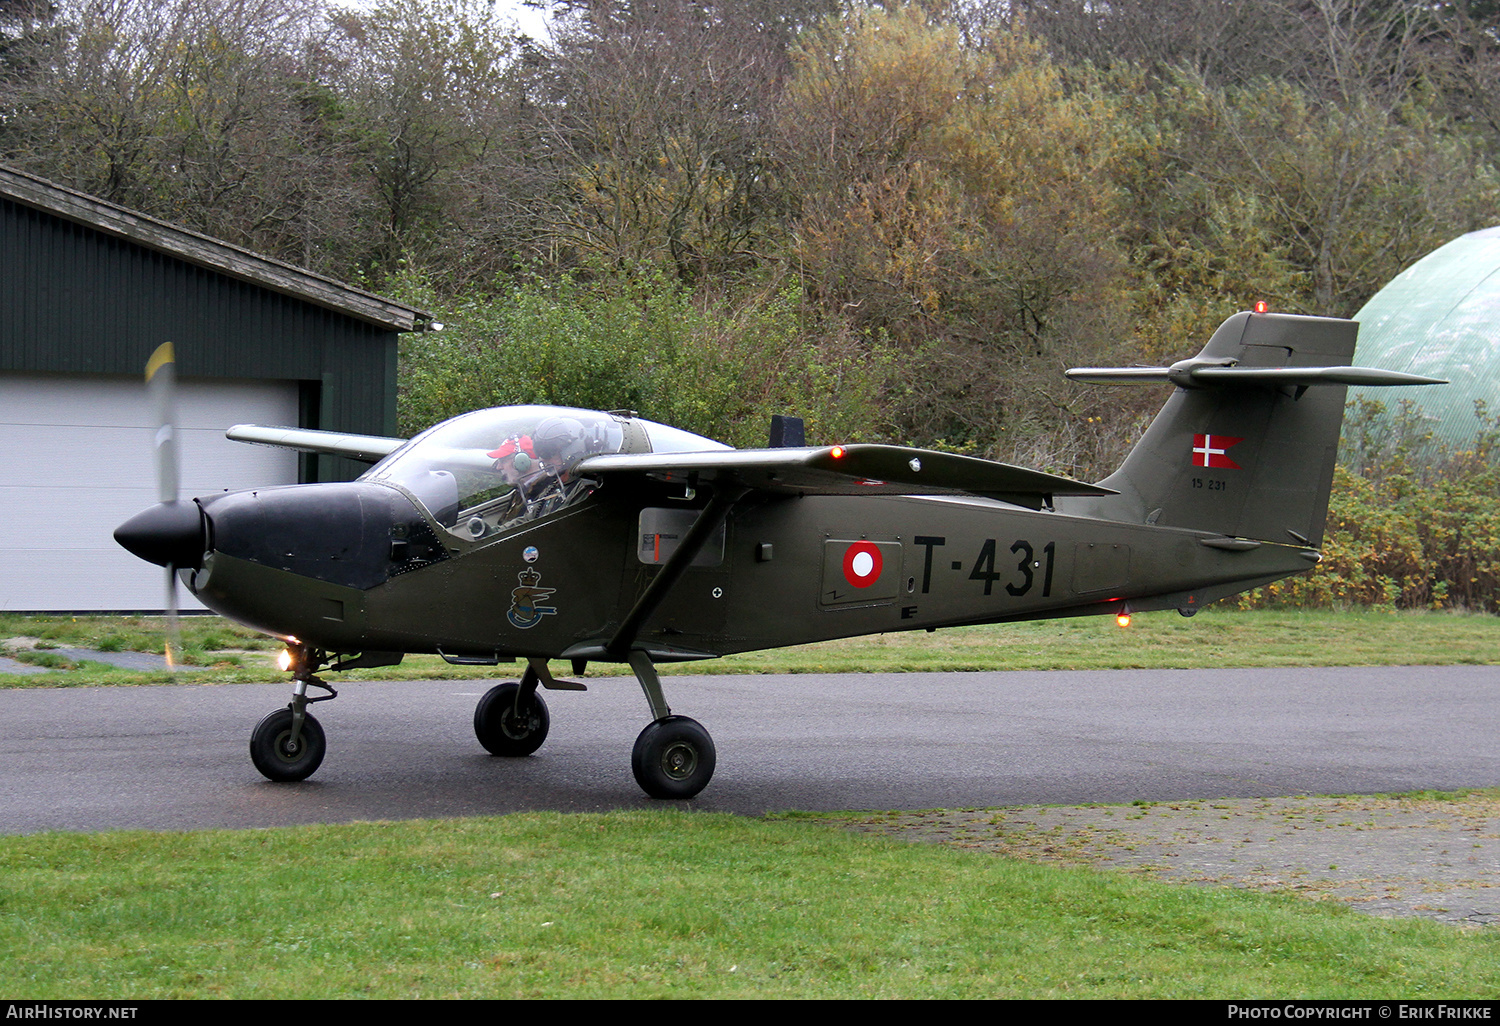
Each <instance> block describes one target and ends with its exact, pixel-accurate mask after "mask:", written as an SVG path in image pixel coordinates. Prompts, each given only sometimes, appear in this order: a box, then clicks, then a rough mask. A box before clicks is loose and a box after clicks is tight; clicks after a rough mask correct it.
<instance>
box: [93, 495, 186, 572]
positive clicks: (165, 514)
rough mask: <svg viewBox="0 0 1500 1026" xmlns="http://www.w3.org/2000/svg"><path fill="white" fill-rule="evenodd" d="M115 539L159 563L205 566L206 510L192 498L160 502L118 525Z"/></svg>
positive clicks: (136, 552)
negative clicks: (204, 526) (204, 511)
mask: <svg viewBox="0 0 1500 1026" xmlns="http://www.w3.org/2000/svg"><path fill="white" fill-rule="evenodd" d="M115 541H117V542H119V543H120V544H121V545H122V546H124V547H125V548H126V549H127V550H129V551H130V552H131V553H133V554H135V555H137V556H139V557H140V558H142V559H144V560H146V561H147V562H148V563H155V564H156V565H157V566H173V567H178V568H181V567H192V568H194V569H198V568H200V567H202V566H203V550H204V549H205V548H207V547H208V546H207V544H206V541H207V539H206V537H205V532H204V530H203V511H202V510H201V509H199V507H198V504H197V503H196V502H194V501H193V500H191V499H186V500H182V499H176V500H173V501H171V502H159V503H157V504H156V505H155V506H152V507H151V508H150V509H148V510H145V511H144V512H142V513H137V514H136V515H135V516H133V517H131V518H130V519H129V520H127V521H125V522H124V523H123V524H121V525H120V526H119V527H117V528H115Z"/></svg>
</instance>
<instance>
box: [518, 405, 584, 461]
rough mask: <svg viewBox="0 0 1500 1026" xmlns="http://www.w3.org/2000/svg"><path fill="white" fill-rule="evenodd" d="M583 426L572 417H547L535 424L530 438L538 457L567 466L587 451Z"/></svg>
mask: <svg viewBox="0 0 1500 1026" xmlns="http://www.w3.org/2000/svg"><path fill="white" fill-rule="evenodd" d="M585 434H586V432H585V431H584V427H583V425H582V424H581V423H579V422H578V421H576V420H574V419H573V418H572V417H548V418H547V419H546V420H544V421H542V422H541V423H540V424H538V425H537V426H536V430H535V431H534V432H532V435H531V440H532V444H533V445H534V447H535V451H536V454H537V456H538V457H539V458H540V459H544V460H551V461H552V462H554V463H556V464H558V465H560V466H562V467H568V466H571V465H572V464H574V463H576V462H577V461H578V460H580V459H582V458H583V456H584V455H585V454H586V453H587V451H588V446H587V443H586V441H585Z"/></svg>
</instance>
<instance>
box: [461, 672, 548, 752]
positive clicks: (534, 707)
mask: <svg viewBox="0 0 1500 1026" xmlns="http://www.w3.org/2000/svg"><path fill="white" fill-rule="evenodd" d="M520 690H521V685H519V684H517V683H516V682H515V681H508V682H507V683H505V684H497V685H495V686H494V687H492V688H490V689H489V690H488V691H486V692H485V693H484V697H483V698H481V699H480V700H479V704H478V705H476V706H475V707H474V736H475V737H477V738H479V743H480V744H482V745H484V747H485V750H486V751H487V752H489V753H490V754H491V755H505V756H512V757H514V756H520V755H530V754H531V753H532V752H534V751H536V750H537V749H538V748H540V747H542V742H543V741H545V740H547V729H548V728H549V727H550V726H551V725H552V719H551V717H550V716H548V715H547V703H546V702H543V701H542V696H541V695H538V694H536V693H535V692H533V693H532V695H531V702H530V705H529V706H527V707H526V708H524V709H522V710H521V715H520V716H517V715H516V692H518V691H520Z"/></svg>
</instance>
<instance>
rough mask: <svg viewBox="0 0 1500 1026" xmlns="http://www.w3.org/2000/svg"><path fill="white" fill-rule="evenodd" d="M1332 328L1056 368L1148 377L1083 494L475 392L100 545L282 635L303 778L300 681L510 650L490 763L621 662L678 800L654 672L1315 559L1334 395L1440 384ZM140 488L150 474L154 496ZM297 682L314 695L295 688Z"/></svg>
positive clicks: (642, 755) (276, 763)
mask: <svg viewBox="0 0 1500 1026" xmlns="http://www.w3.org/2000/svg"><path fill="white" fill-rule="evenodd" d="M1357 330H1358V326H1357V325H1356V324H1355V323H1354V322H1353V321H1346V320H1338V319H1331V318H1314V317H1303V316H1293V315H1284V314H1266V313H1240V314H1236V315H1235V316H1233V317H1231V318H1229V319H1228V320H1227V321H1225V322H1224V324H1223V325H1222V326H1221V327H1220V328H1219V329H1218V330H1217V331H1216V332H1215V333H1214V335H1213V336H1212V338H1211V339H1210V341H1209V342H1208V344H1207V345H1206V346H1205V347H1204V348H1203V350H1202V351H1201V352H1200V353H1199V354H1198V355H1197V356H1195V357H1193V358H1191V359H1186V360H1182V361H1180V362H1178V363H1174V364H1172V365H1171V366H1170V367H1154V368H1139V367H1136V368H1104V369H1083V370H1073V371H1069V372H1068V375H1069V377H1071V378H1073V379H1075V380H1078V381H1083V382H1127V383H1140V382H1158V383H1164V384H1170V385H1173V386H1175V387H1174V390H1173V392H1172V394H1171V395H1170V397H1169V398H1168V399H1167V402H1166V405H1165V406H1164V407H1163V408H1162V411H1161V412H1160V414H1158V416H1157V417H1156V418H1155V420H1154V421H1153V422H1152V423H1151V425H1150V426H1149V428H1148V429H1147V431H1146V433H1145V435H1144V437H1143V438H1142V439H1141V440H1140V442H1139V443H1138V444H1137V445H1136V446H1135V448H1134V449H1133V450H1132V451H1131V453H1130V454H1129V455H1128V457H1127V458H1126V459H1125V461H1124V463H1123V464H1122V465H1121V467H1120V468H1119V469H1118V470H1117V471H1116V472H1115V473H1113V474H1111V475H1110V476H1109V477H1107V478H1105V479H1104V480H1103V481H1101V482H1099V483H1098V484H1085V483H1082V482H1078V481H1073V480H1069V479H1067V478H1063V477H1058V476H1055V475H1052V474H1046V473H1041V472H1039V471H1035V470H1027V469H1023V468H1020V467H1015V466H1009V465H1006V464H1002V463H996V462H991V461H988V460H982V459H975V458H971V457H966V456H959V455H953V454H950V453H941V452H932V451H927V450H922V449H913V448H904V447H900V446H890V445H863V444H861V445H824V446H812V447H808V446H804V445H791V446H786V445H782V446H779V447H772V448H766V449H757V450H737V449H732V448H730V447H728V446H726V445H723V444H720V443H718V442H715V441H712V440H710V439H708V438H704V437H701V436H699V435H694V434H689V433H687V432H685V431H681V430H678V429H675V428H672V427H668V426H666V425H663V424H657V423H653V422H651V421H647V420H642V419H640V418H639V417H637V416H635V415H634V414H632V413H628V412H612V413H605V412H595V411H589V410H579V409H564V408H555V407H544V406H518V407H503V408H499V409H489V410H480V411H478V412H474V413H469V414H465V415H463V416H460V417H455V418H453V419H452V420H448V421H445V422H443V423H441V424H438V425H437V426H435V427H433V428H430V429H429V430H427V431H424V432H423V433H421V434H419V435H417V436H416V437H414V438H412V439H411V440H409V441H408V440H404V439H398V438H383V437H369V436H356V435H346V434H339V433H331V432H322V431H310V430H298V429H291V428H269V427H258V426H253V425H240V426H237V427H234V428H231V429H230V430H229V431H228V436H229V437H230V438H233V439H238V440H241V441H246V442H255V443H261V444H269V445H278V446H285V447H289V448H293V449H298V450H303V451H308V452H317V453H332V454H337V455H341V456H347V457H352V458H354V459H357V460H363V461H366V462H369V463H371V464H373V466H372V467H371V468H370V470H369V471H368V472H367V473H365V474H364V475H363V476H361V477H360V478H359V479H358V480H356V481H353V482H347V483H334V484H307V485H291V486H286V487H276V488H260V489H254V490H249V491H238V492H225V493H220V494H214V495H203V496H199V497H197V498H195V499H191V500H179V499H176V498H175V497H173V496H171V495H164V499H165V501H163V502H161V503H159V504H158V505H156V506H154V507H152V508H150V509H148V510H146V511H145V512H143V513H141V514H139V515H137V516H136V517H134V518H133V519H131V520H130V521H128V522H127V523H125V524H124V525H122V526H121V527H120V528H119V529H118V530H117V531H116V532H115V537H116V539H117V540H118V541H119V542H120V544H122V545H124V546H125V547H126V548H127V549H129V550H130V551H131V552H133V553H135V554H136V555H138V556H140V557H142V558H143V559H147V560H149V561H151V562H153V563H157V564H159V565H162V566H165V567H167V568H168V573H169V575H170V574H171V573H173V572H174V571H175V572H176V573H177V574H178V576H179V577H180V578H181V580H182V581H183V582H184V583H185V584H186V586H187V587H188V588H189V590H191V592H192V593H193V594H194V595H196V596H197V597H198V599H199V600H200V601H201V602H202V603H203V604H204V605H206V606H207V607H209V608H210V609H212V610H215V611H216V612H219V613H221V614H223V615H224V616H227V617H230V618H232V619H234V620H237V621H239V622H240V623H243V624H246V625H248V626H250V627H254V628H256V629H259V630H262V631H265V632H268V633H270V634H273V635H276V636H278V637H280V638H282V639H284V640H285V641H286V645H287V649H286V654H285V657H286V659H287V668H288V669H290V671H291V673H292V699H291V702H290V703H289V704H288V705H287V707H286V708H283V709H278V710H276V711H274V712H272V713H271V714H270V715H268V716H267V717H265V719H263V720H262V721H261V722H260V724H259V725H258V726H257V727H256V728H255V731H254V733H253V735H252V738H251V742H250V752H251V758H252V760H253V761H254V763H255V766H256V767H257V769H259V770H260V772H261V773H263V774H264V775H265V776H266V777H268V778H270V779H272V780H278V781H288V780H301V779H304V778H306V777H307V776H309V775H310V774H312V773H313V772H314V771H315V770H316V769H317V768H318V765H319V764H320V762H321V761H322V759H323V755H324V750H325V744H326V743H325V738H324V734H323V730H322V728H321V727H320V726H319V724H318V721H317V720H316V719H315V718H314V717H313V716H312V715H311V714H310V713H309V712H308V706H310V705H311V704H313V703H315V702H319V701H327V700H329V699H331V698H333V697H335V695H336V692H335V691H334V689H333V688H332V687H330V686H329V685H327V684H326V683H324V682H323V681H322V680H321V679H320V678H319V677H317V676H316V673H318V672H319V671H321V670H323V669H324V668H325V667H326V668H327V669H328V670H330V671H338V670H344V669H350V668H353V667H371V666H386V665H393V664H395V663H397V662H399V661H400V660H401V658H402V657H403V655H404V654H406V653H416V652H423V653H437V654H439V655H441V656H442V657H443V658H445V659H447V660H448V661H449V662H452V663H460V664H464V663H473V664H494V663H497V662H499V661H501V660H505V661H514V660H516V659H521V660H524V661H525V670H524V672H523V673H522V674H521V677H520V680H519V681H513V682H507V683H503V684H500V685H498V686H496V687H494V688H492V689H491V690H490V691H489V692H488V693H487V694H485V695H484V697H483V698H481V699H480V701H479V704H478V707H477V708H476V709H475V712H474V730H475V733H476V735H477V736H478V739H479V742H480V744H482V745H483V746H484V747H485V748H486V749H488V750H489V751H490V752H491V753H493V754H495V755H498V756H525V755H529V754H531V753H533V752H535V751H536V750H537V749H538V748H539V747H540V746H541V744H542V742H543V741H544V740H545V739H546V737H547V731H548V722H549V721H548V715H547V707H546V704H545V703H544V702H543V700H542V697H541V695H540V694H538V691H539V689H564V690H585V686H584V685H583V684H582V683H579V682H576V681H570V680H566V679H561V678H559V677H556V676H554V675H553V673H552V670H551V668H550V663H551V661H553V660H561V661H564V662H568V663H570V664H571V666H572V670H573V674H574V675H575V676H576V675H581V674H582V673H583V672H584V668H585V667H586V666H587V665H588V664H589V663H593V662H607V663H626V664H628V665H629V667H630V669H631V670H632V671H633V672H634V674H635V676H636V678H637V680H638V681H639V683H640V686H641V688H642V690H643V691H644V692H645V697H646V702H647V705H648V706H649V708H650V716H651V722H650V723H649V724H648V725H647V726H646V727H645V729H644V730H642V731H641V733H640V736H639V737H638V738H637V739H636V742H635V747H634V749H633V753H632V760H631V762H632V768H633V770H634V774H635V778H636V780H637V782H638V783H639V784H640V786H641V787H642V789H644V790H645V792H646V793H647V794H648V795H651V796H653V797H656V798H690V797H692V796H694V795H696V794H698V792H699V791H701V790H702V789H703V787H704V786H705V785H706V784H707V783H708V782H709V779H710V777H711V776H712V775H713V771H714V763H715V751H714V745H713V741H712V740H711V738H710V737H709V735H708V732H707V731H706V730H704V728H703V727H702V726H701V725H700V724H698V723H697V722H696V721H694V720H692V719H690V718H688V717H685V716H679V715H674V714H673V713H672V711H671V709H670V708H669V707H668V705H667V702H666V699H665V697H664V695H663V691H662V686H661V681H660V679H659V677H658V674H657V671H656V668H655V667H656V664H658V663H662V662H672V661H681V660H694V659H708V658H713V657H716V656H722V655H727V654H730V653H734V652H745V651H750V650H755V649H763V648H774V647H779V646H784V645H799V644H803V643H806V642H812V641H821V640H825V639H830V638H842V637H850V636H854V635H863V634H873V633H878V632H889V631H908V630H929V631H930V630H934V629H937V628H940V627H953V626H958V625H961V624H979V623H997V622H1004V621H1015V620H1032V619H1041V618H1047V617H1063V616H1083V615H1090V614H1116V615H1129V614H1130V613H1135V612H1142V611H1146V610H1165V609H1176V610H1178V611H1179V612H1180V613H1182V614H1183V615H1185V616H1191V615H1193V614H1194V613H1195V612H1197V610H1199V609H1200V608H1202V607H1203V606H1205V605H1207V604H1208V603H1210V602H1213V601H1214V600H1216V599H1219V598H1223V597H1225V596H1228V595H1232V594H1235V593H1237V592H1240V591H1243V590H1246V589H1249V588H1254V587H1256V586H1259V585H1262V584H1266V583H1269V582H1271V581H1275V580H1277V579H1279V578H1282V577H1286V576H1288V575H1290V574H1295V573H1299V572H1301V571H1305V570H1309V569H1311V568H1312V567H1313V566H1314V565H1315V564H1316V563H1317V562H1318V560H1319V559H1320V555H1319V552H1318V547H1319V545H1320V544H1321V542H1322V538H1323V528H1324V519H1325V516H1326V513H1327V506H1328V494H1329V488H1330V484H1331V480H1332V476H1333V466H1334V456H1335V452H1336V450H1337V447H1338V441H1339V428H1340V424H1341V422H1342V418H1343V412H1344V396H1345V386H1347V385H1352V384H1358V385H1367V386H1368V385H1415V384H1440V383H1441V382H1438V381H1436V380H1435V379H1431V378H1421V377H1417V376H1414V375H1408V374H1399V373H1395V372H1391V371H1383V370H1374V369H1368V368H1355V367H1351V366H1349V364H1350V361H1351V358H1352V355H1353V352H1354V342H1355V334H1356V331H1357ZM163 491H164V492H166V488H165V487H164V489H163ZM313 688H316V689H318V690H319V691H320V692H326V693H323V694H318V695H316V696H314V695H311V694H310V693H309V692H310V689H313Z"/></svg>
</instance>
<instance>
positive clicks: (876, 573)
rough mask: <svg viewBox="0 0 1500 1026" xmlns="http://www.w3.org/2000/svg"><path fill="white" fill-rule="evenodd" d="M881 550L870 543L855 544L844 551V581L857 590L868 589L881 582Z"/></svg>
mask: <svg viewBox="0 0 1500 1026" xmlns="http://www.w3.org/2000/svg"><path fill="white" fill-rule="evenodd" d="M882 562H883V561H882V560H881V558H880V549H879V547H878V546H876V545H873V544H871V543H870V542H864V541H862V542H855V543H854V544H853V545H851V546H849V548H848V549H846V550H845V551H844V580H846V581H848V582H849V583H850V584H852V585H854V586H855V587H856V588H868V587H869V586H870V585H872V584H874V583H875V582H876V581H878V580H880V570H881V566H882Z"/></svg>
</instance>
